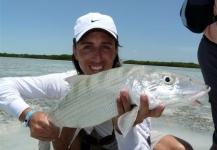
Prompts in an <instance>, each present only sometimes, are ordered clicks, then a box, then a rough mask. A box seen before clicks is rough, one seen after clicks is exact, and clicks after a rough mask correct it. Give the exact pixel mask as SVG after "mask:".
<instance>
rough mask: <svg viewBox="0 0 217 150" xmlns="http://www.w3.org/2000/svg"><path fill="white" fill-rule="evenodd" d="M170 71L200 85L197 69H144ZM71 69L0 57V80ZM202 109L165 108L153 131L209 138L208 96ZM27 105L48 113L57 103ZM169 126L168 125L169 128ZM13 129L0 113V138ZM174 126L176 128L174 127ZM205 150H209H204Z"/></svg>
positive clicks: (13, 120) (54, 62)
mask: <svg viewBox="0 0 217 150" xmlns="http://www.w3.org/2000/svg"><path fill="white" fill-rule="evenodd" d="M147 67H154V68H160V69H165V70H170V71H173V72H177V73H182V74H186V75H188V76H190V77H193V78H195V79H197V80H200V81H202V82H203V77H202V74H201V71H200V69H192V68H176V67H160V66H147ZM72 69H74V67H73V65H72V62H70V61H59V60H43V59H27V58H5V57H0V78H2V77H15V76H38V75H44V74H49V73H60V72H65V71H68V70H72ZM200 101H201V102H202V104H203V105H202V106H201V107H198V106H193V105H182V104H177V105H174V106H171V107H167V108H166V109H165V111H164V113H163V115H162V116H161V117H160V118H157V119H152V120H153V127H154V128H158V129H160V128H162V129H163V128H167V129H168V128H169V129H170V130H172V129H175V127H174V126H173V125H174V124H175V125H179V128H184V129H185V131H195V132H197V133H198V132H201V133H208V134H209V136H210V135H211V133H212V132H213V122H212V117H211V113H210V104H209V103H208V96H204V97H202V98H201V99H200ZM27 102H28V103H29V104H30V105H31V107H33V108H34V109H36V110H41V111H45V112H47V111H48V110H49V108H51V107H52V106H53V105H54V104H55V102H56V100H38V99H36V100H27ZM168 123H169V124H170V126H168ZM16 126H20V122H19V121H18V120H17V119H16V118H14V117H12V116H10V115H8V114H6V113H4V112H3V111H1V110H0V138H1V137H3V136H5V135H8V134H10V133H11V132H13V130H15V129H16V128H15V127H16ZM176 127H177V126H176ZM207 149H208V148H207Z"/></svg>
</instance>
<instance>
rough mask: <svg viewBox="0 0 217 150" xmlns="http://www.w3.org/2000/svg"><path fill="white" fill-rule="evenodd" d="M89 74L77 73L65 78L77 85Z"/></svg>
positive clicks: (71, 83)
mask: <svg viewBox="0 0 217 150" xmlns="http://www.w3.org/2000/svg"><path fill="white" fill-rule="evenodd" d="M87 77H88V75H75V76H71V77H68V78H66V79H65V81H67V82H68V83H69V84H70V85H72V86H75V85H76V84H78V83H80V82H81V81H82V80H84V79H86V78H87Z"/></svg>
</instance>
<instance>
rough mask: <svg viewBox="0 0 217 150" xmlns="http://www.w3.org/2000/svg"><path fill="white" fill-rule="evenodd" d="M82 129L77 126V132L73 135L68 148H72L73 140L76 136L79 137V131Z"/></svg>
mask: <svg viewBox="0 0 217 150" xmlns="http://www.w3.org/2000/svg"><path fill="white" fill-rule="evenodd" d="M80 130H81V129H80V128H77V129H76V130H75V133H74V135H73V138H72V141H71V142H70V144H69V146H68V148H70V146H71V144H72V142H73V141H74V140H75V138H76V137H77V135H78V133H79V132H80Z"/></svg>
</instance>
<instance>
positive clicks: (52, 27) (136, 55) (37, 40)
mask: <svg viewBox="0 0 217 150" xmlns="http://www.w3.org/2000/svg"><path fill="white" fill-rule="evenodd" d="M183 1H184V0H136V1H134V0H0V7H1V12H0V15H1V16H0V19H1V20H0V34H1V37H0V40H1V41H0V42H1V43H0V45H1V46H0V52H1V53H16V54H40V55H41V54H45V55H53V54H57V55H59V54H71V53H72V39H73V34H74V25H75V22H76V20H77V18H78V17H80V16H82V15H85V14H87V13H89V12H100V13H102V14H106V15H109V16H111V17H112V18H113V20H114V22H115V24H116V27H117V30H118V36H119V42H120V45H121V46H122V47H121V48H119V54H120V58H121V59H123V60H129V59H133V60H139V61H163V62H193V63H197V64H198V61H197V48H198V45H199V42H200V39H201V37H202V34H195V33H192V32H191V31H190V30H188V29H187V28H186V27H185V26H184V25H183V24H182V22H181V18H180V9H181V7H182V4H183Z"/></svg>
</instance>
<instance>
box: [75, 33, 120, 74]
mask: <svg viewBox="0 0 217 150" xmlns="http://www.w3.org/2000/svg"><path fill="white" fill-rule="evenodd" d="M97 30H98V29H97ZM91 31H92V30H91ZM88 32H89V31H88ZM106 33H108V32H107V31H106ZM86 34H87V33H85V34H84V35H83V36H82V37H84V36H85V35H86ZM82 37H81V38H80V40H81V39H82ZM112 37H113V36H112ZM113 38H114V37H113ZM114 39H115V47H122V46H120V45H119V42H118V37H117V39H116V38H114ZM80 40H79V41H80ZM79 41H77V42H76V39H75V38H74V39H73V48H76V44H77V43H78V42H79ZM72 63H73V64H74V66H75V69H76V71H77V73H78V74H84V72H83V71H82V70H81V68H80V66H79V63H78V61H77V60H76V59H75V56H74V54H72ZM121 66H122V64H121V60H120V58H119V56H118V54H117V55H116V57H115V59H114V62H113V65H112V68H117V67H121Z"/></svg>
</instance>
